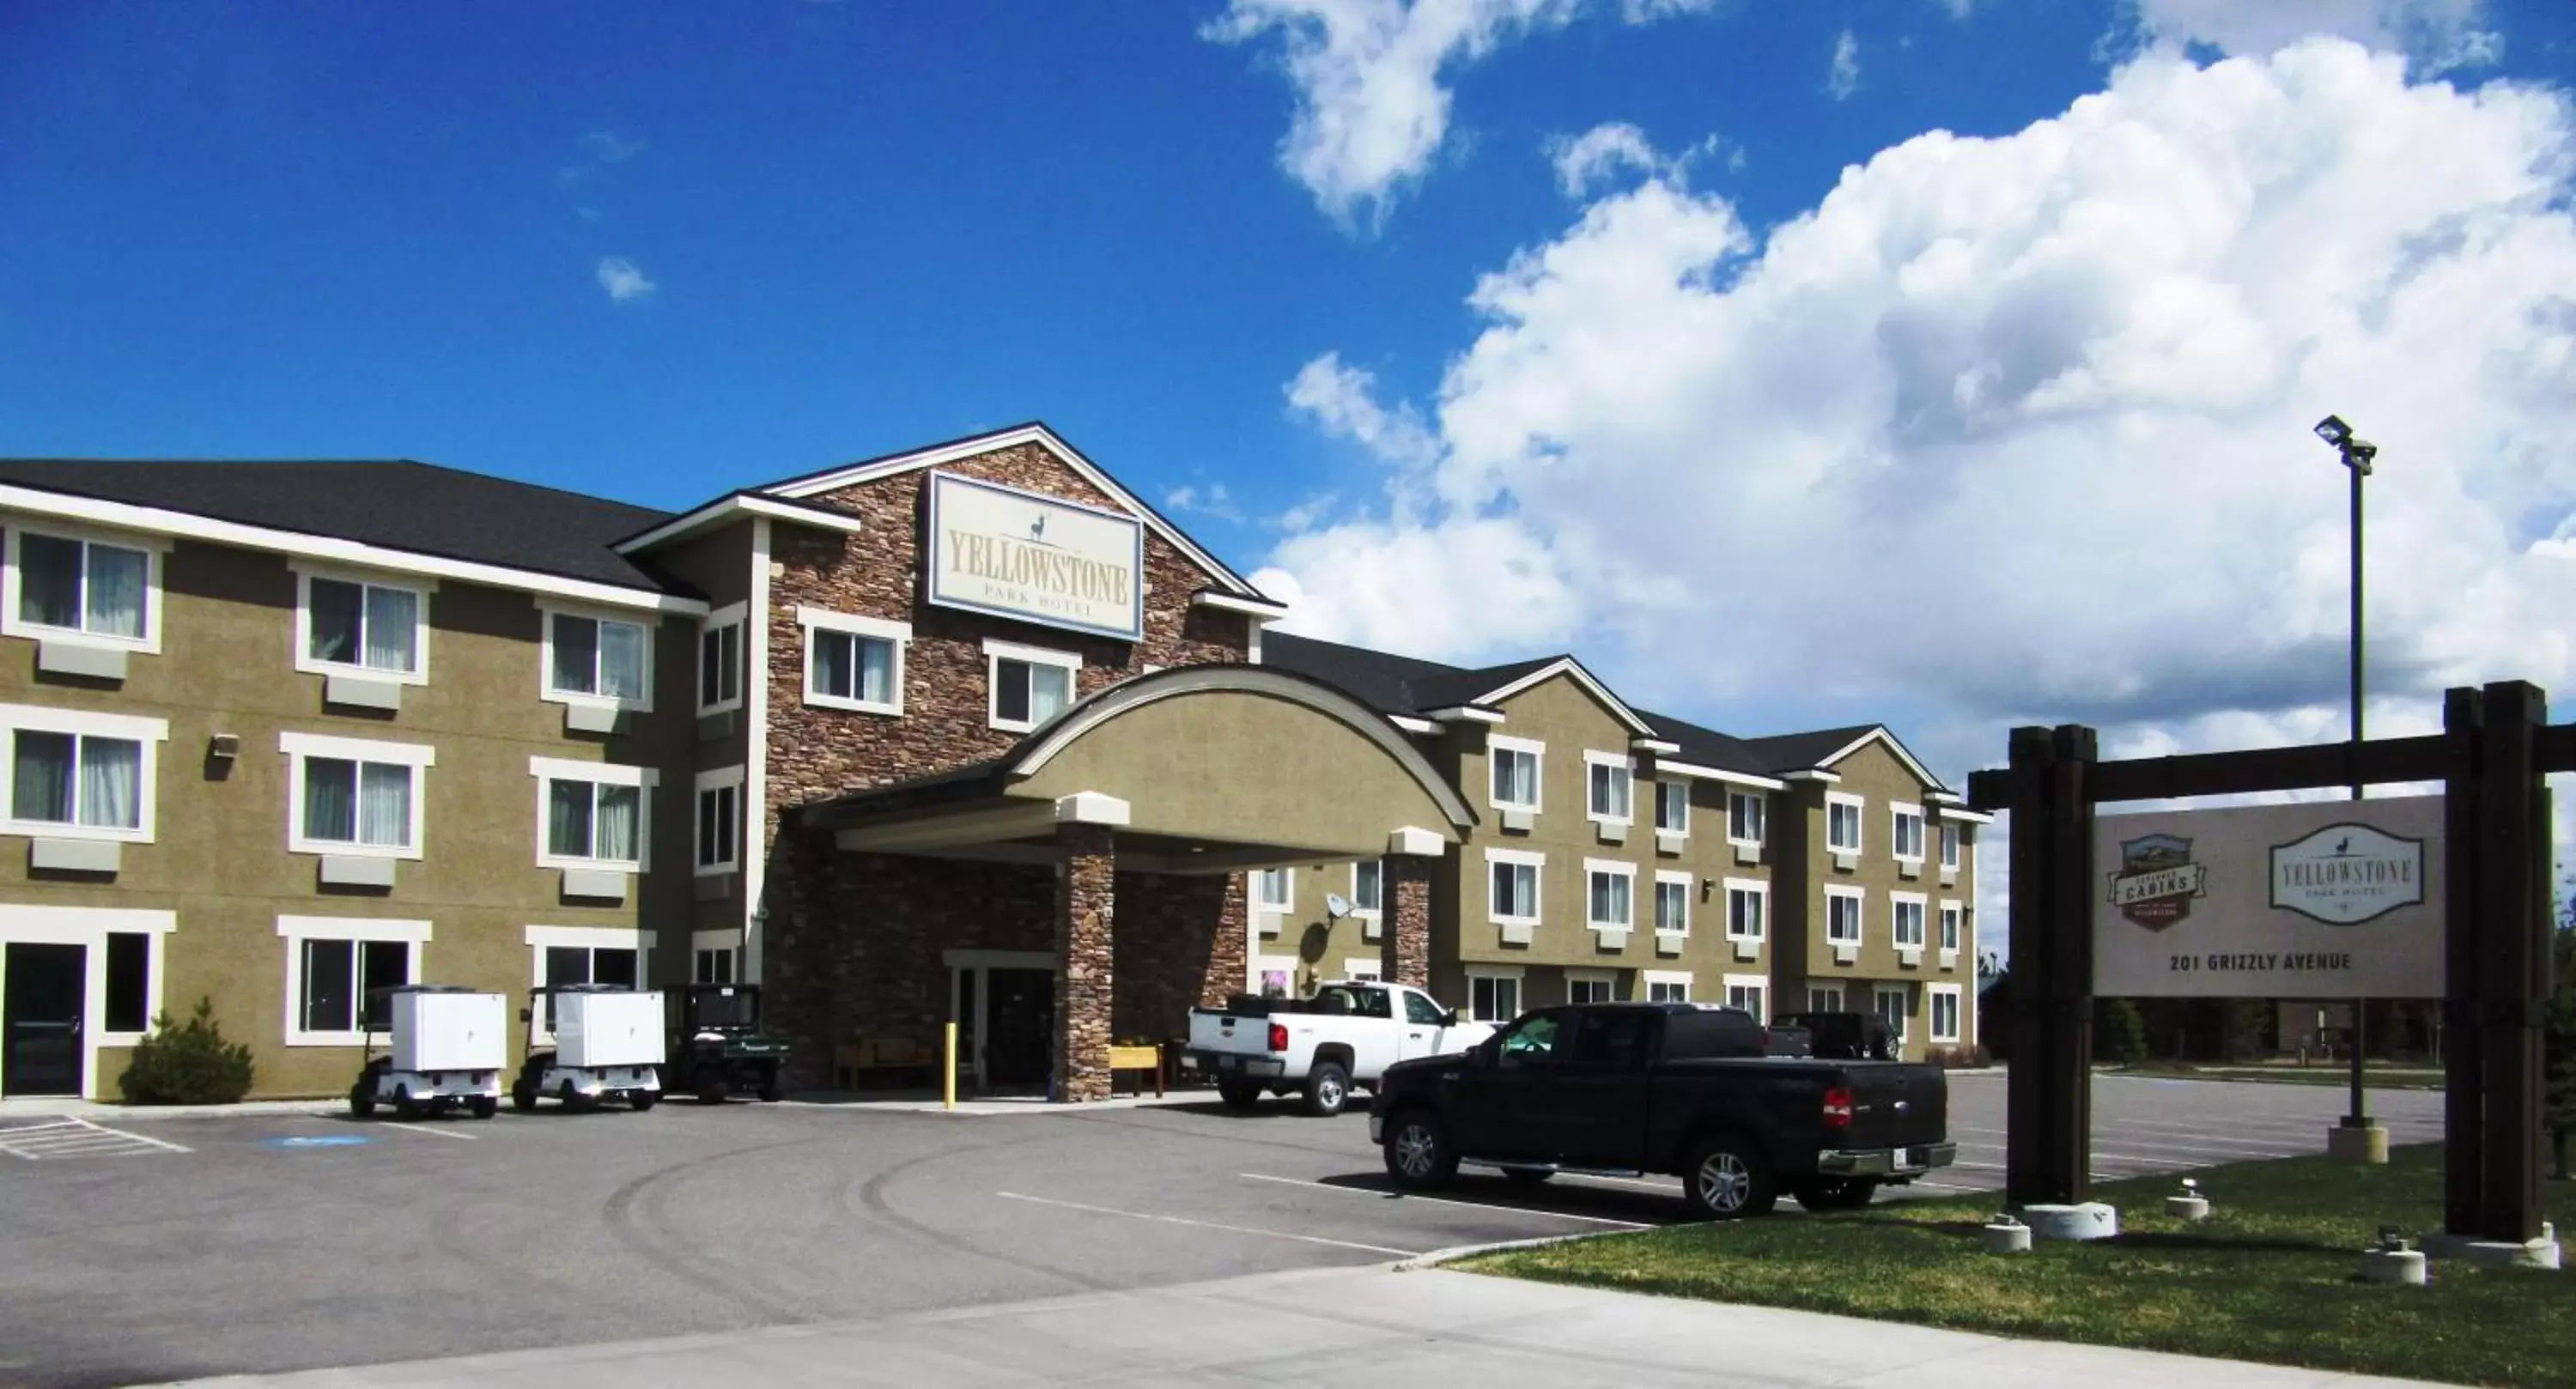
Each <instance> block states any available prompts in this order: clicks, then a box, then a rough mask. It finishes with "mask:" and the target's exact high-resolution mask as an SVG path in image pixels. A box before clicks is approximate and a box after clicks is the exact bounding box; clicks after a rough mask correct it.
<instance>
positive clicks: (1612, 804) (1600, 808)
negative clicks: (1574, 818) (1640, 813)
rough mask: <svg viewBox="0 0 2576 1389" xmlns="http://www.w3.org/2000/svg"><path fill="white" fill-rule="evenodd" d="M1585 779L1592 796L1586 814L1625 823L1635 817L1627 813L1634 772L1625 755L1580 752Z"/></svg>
mask: <svg viewBox="0 0 2576 1389" xmlns="http://www.w3.org/2000/svg"><path fill="white" fill-rule="evenodd" d="M1583 766H1584V773H1585V781H1586V782H1587V783H1588V784H1589V786H1590V787H1591V792H1590V795H1591V799H1590V800H1589V801H1588V802H1586V806H1587V808H1586V810H1585V812H1584V813H1585V814H1587V815H1589V816H1590V817H1591V818H1593V819H1595V820H1606V821H1608V822H1610V823H1612V824H1618V825H1624V824H1627V823H1628V822H1629V821H1630V820H1632V819H1634V818H1635V817H1634V816H1632V815H1631V814H1630V813H1629V797H1630V794H1631V793H1632V792H1633V791H1634V789H1635V782H1636V773H1635V771H1634V769H1633V764H1632V763H1630V761H1629V760H1628V759H1627V758H1625V757H1614V756H1612V755H1610V754H1608V753H1600V752H1587V753H1585V754H1583Z"/></svg>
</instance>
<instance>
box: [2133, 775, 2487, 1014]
mask: <svg viewBox="0 0 2576 1389" xmlns="http://www.w3.org/2000/svg"><path fill="white" fill-rule="evenodd" d="M2093 834H2094V844H2093V854H2094V860H2093V861H2094V864H2095V865H2096V867H2097V868H2099V869H2100V870H2101V875H2102V885H2101V887H2100V889H2099V890H2098V891H2097V892H2096V893H2095V895H2094V907H2093V989H2094V992H2095V993H2097V994H2100V995H2103V996H2105V997H2112V998H2118V997H2130V998H2139V997H2172V996H2184V997H2208V998H2362V997H2367V998H2439V997H2441V996H2442V887H2441V884H2440V882H2439V881H2438V879H2439V878H2440V877H2441V873H2442V798H2441V797H2439V796H2410V797H2401V798H2395V799H2390V800H2377V801H2360V802H2352V801H2311V802H2302V803H2299V804H2295V805H2261V806H2245V807H2241V808H2236V809H2229V810H2185V811H2173V812H2157V813H2152V814H2144V815H2105V816H2102V817H2100V818H2099V819H2097V820H2095V821H2094V830H2093Z"/></svg>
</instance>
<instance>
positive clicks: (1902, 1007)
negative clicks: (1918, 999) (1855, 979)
mask: <svg viewBox="0 0 2576 1389" xmlns="http://www.w3.org/2000/svg"><path fill="white" fill-rule="evenodd" d="M1874 1001H1875V1002H1876V1004H1877V1006H1878V1015H1879V1016H1880V1017H1882V1018H1885V1019H1887V1031H1888V1034H1889V1035H1890V1036H1892V1037H1894V1038H1895V1039H1896V1043H1897V1045H1899V1046H1903V1045H1904V1044H1905V1014H1906V1011H1907V1009H1906V1003H1905V990H1903V989H1879V990H1876V991H1875V998H1874Z"/></svg>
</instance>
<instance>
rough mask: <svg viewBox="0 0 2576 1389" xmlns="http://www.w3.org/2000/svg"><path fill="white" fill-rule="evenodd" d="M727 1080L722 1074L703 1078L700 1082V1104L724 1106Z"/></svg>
mask: <svg viewBox="0 0 2576 1389" xmlns="http://www.w3.org/2000/svg"><path fill="white" fill-rule="evenodd" d="M724 1102H725V1080H724V1076H723V1075H722V1074H721V1073H718V1074H713V1075H708V1076H704V1077H701V1078H700V1079H699V1081H698V1103H700V1104H723V1103H724Z"/></svg>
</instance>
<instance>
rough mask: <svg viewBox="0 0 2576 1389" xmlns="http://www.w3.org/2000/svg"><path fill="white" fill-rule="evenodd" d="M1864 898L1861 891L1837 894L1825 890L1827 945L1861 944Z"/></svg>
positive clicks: (1846, 890)
mask: <svg viewBox="0 0 2576 1389" xmlns="http://www.w3.org/2000/svg"><path fill="white" fill-rule="evenodd" d="M1862 900H1863V899H1862V897H1861V893H1860V889H1858V888H1848V889H1845V890H1843V891H1840V892H1837V891H1835V890H1834V889H1833V888H1830V887H1828V888H1826V889H1825V943H1826V944H1827V945H1858V944H1860V919H1861V902H1862Z"/></svg>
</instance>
